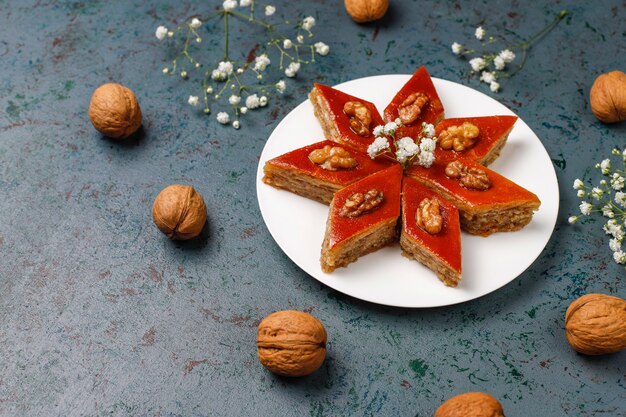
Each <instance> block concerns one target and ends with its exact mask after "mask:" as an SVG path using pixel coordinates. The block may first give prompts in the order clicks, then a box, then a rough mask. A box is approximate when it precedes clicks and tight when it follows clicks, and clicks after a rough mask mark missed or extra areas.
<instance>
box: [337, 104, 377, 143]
mask: <svg viewBox="0 0 626 417" xmlns="http://www.w3.org/2000/svg"><path fill="white" fill-rule="evenodd" d="M343 112H344V113H345V114H346V115H347V116H348V117H350V128H351V129H352V130H354V132H355V133H356V134H357V135H359V136H369V135H370V124H371V123H372V114H371V113H370V109H368V108H367V106H365V104H363V103H361V102H360V101H348V102H346V104H344V105H343Z"/></svg>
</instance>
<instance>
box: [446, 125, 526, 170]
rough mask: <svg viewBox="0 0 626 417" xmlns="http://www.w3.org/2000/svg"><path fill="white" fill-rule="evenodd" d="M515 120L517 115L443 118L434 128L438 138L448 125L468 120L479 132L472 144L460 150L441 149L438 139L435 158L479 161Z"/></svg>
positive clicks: (487, 153) (510, 127)
mask: <svg viewBox="0 0 626 417" xmlns="http://www.w3.org/2000/svg"><path fill="white" fill-rule="evenodd" d="M516 121H517V116H482V117H456V118H452V119H444V120H442V121H441V122H440V123H439V124H438V125H437V126H436V128H435V132H436V133H435V136H437V137H438V138H439V137H440V134H441V132H443V131H444V130H446V129H448V128H449V127H450V126H461V125H462V124H463V123H465V122H469V123H471V124H473V125H475V126H476V127H478V130H479V133H478V136H477V137H476V142H475V143H474V145H473V146H471V147H468V148H467V149H466V150H463V151H460V152H457V151H454V150H453V149H449V150H448V149H442V148H441V140H440V141H439V142H438V143H437V147H436V149H435V158H436V159H438V160H453V159H457V158H461V157H463V158H468V159H471V160H473V161H477V162H481V161H483V159H484V158H485V157H486V156H487V155H489V153H490V152H491V151H492V149H493V148H494V147H495V146H496V145H497V144H498V142H499V140H500V138H502V136H504V135H506V134H507V133H508V132H509V131H510V130H511V129H512V128H513V125H514V124H515V122H516Z"/></svg>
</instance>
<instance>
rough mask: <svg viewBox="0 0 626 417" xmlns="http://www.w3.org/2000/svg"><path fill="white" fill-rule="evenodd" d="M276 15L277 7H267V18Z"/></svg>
mask: <svg viewBox="0 0 626 417" xmlns="http://www.w3.org/2000/svg"><path fill="white" fill-rule="evenodd" d="M274 13H276V7H274V6H269V5H267V6H265V16H271V15H273V14H274Z"/></svg>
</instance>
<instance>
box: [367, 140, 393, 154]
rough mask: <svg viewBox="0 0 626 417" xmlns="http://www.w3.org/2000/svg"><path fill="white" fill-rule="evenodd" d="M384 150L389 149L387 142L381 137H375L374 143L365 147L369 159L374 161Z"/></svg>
mask: <svg viewBox="0 0 626 417" xmlns="http://www.w3.org/2000/svg"><path fill="white" fill-rule="evenodd" d="M385 149H389V141H387V139H385V138H383V137H380V136H379V137H377V138H376V139H374V142H372V143H371V144H370V146H368V147H367V154H368V155H369V156H370V158H372V159H374V158H376V156H377V155H378V154H379V153H380V152H382V151H383V150H385Z"/></svg>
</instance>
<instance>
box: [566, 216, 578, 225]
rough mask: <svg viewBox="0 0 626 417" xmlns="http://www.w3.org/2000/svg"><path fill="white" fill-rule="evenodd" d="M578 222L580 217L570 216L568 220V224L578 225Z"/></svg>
mask: <svg viewBox="0 0 626 417" xmlns="http://www.w3.org/2000/svg"><path fill="white" fill-rule="evenodd" d="M576 221H578V217H577V216H569V218H568V219H567V222H568V223H569V224H574V223H576Z"/></svg>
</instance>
